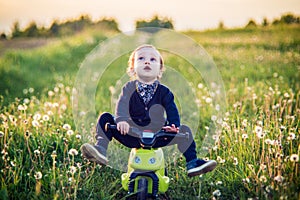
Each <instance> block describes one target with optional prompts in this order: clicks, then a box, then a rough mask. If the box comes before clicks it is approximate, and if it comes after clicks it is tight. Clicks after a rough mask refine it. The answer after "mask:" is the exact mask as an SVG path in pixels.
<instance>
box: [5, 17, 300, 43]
mask: <svg viewBox="0 0 300 200" xmlns="http://www.w3.org/2000/svg"><path fill="white" fill-rule="evenodd" d="M279 24H300V17H299V16H295V15H294V14H291V13H287V14H283V15H282V16H281V17H280V18H278V19H274V20H273V21H269V20H268V19H267V18H264V19H263V20H262V22H261V24H259V23H257V22H256V21H255V20H253V19H250V20H249V21H248V23H247V24H246V25H245V28H248V27H257V26H263V27H266V26H270V25H279ZM89 27H90V28H93V27H101V28H105V29H108V30H114V31H118V32H119V31H120V30H119V27H118V23H117V21H116V20H115V19H113V18H103V19H101V20H98V21H92V20H91V17H90V16H89V15H81V16H80V17H79V18H77V19H74V20H67V21H65V22H59V21H58V20H54V21H53V22H52V24H51V26H50V27H49V28H46V27H38V26H37V24H36V22H34V21H33V22H31V23H29V25H28V26H27V27H26V28H24V29H23V30H21V28H20V24H19V22H15V23H14V24H13V27H12V31H11V32H12V33H11V36H10V37H11V38H12V39H13V38H19V37H56V36H64V35H70V34H74V33H76V32H80V31H82V30H83V29H85V28H89ZM135 27H136V28H147V27H158V28H168V29H174V25H173V20H172V19H170V18H166V17H160V16H158V15H155V16H153V17H152V18H151V19H150V20H143V19H142V20H137V21H136V22H135ZM218 28H220V29H224V28H225V26H224V23H223V22H222V21H221V22H220V23H219V27H218ZM145 30H146V31H147V29H145ZM148 31H150V32H151V31H153V29H148ZM154 31H155V30H154ZM0 37H1V39H6V38H7V35H6V34H5V33H2V34H1V36H0Z"/></svg>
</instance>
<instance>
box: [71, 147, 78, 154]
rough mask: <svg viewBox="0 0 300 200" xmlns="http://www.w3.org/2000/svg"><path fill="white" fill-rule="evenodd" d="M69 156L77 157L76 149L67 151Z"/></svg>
mask: <svg viewBox="0 0 300 200" xmlns="http://www.w3.org/2000/svg"><path fill="white" fill-rule="evenodd" d="M69 155H72V156H77V155H78V151H77V150H76V149H73V148H72V149H70V150H69Z"/></svg>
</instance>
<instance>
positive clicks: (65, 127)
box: [63, 124, 71, 130]
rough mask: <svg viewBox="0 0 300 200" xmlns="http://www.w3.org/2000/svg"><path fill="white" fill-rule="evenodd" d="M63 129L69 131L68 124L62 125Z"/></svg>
mask: <svg viewBox="0 0 300 200" xmlns="http://www.w3.org/2000/svg"><path fill="white" fill-rule="evenodd" d="M63 129H65V130H70V129H71V126H70V125H69V124H64V125H63Z"/></svg>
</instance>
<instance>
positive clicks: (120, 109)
mask: <svg viewBox="0 0 300 200" xmlns="http://www.w3.org/2000/svg"><path fill="white" fill-rule="evenodd" d="M134 91H135V83H134V82H133V81H131V82H128V83H126V84H125V85H124V86H123V88H122V92H121V94H120V96H119V99H118V101H117V104H116V110H115V117H116V118H115V120H116V123H118V122H120V121H126V122H129V121H130V120H131V117H130V114H129V101H130V98H131V95H132V93H133V92H134Z"/></svg>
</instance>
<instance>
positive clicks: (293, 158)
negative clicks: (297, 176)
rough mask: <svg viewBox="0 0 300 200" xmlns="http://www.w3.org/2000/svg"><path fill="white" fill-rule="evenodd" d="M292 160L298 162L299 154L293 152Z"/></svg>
mask: <svg viewBox="0 0 300 200" xmlns="http://www.w3.org/2000/svg"><path fill="white" fill-rule="evenodd" d="M290 161H292V162H298V161H299V155H298V154H292V155H291V156H290Z"/></svg>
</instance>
